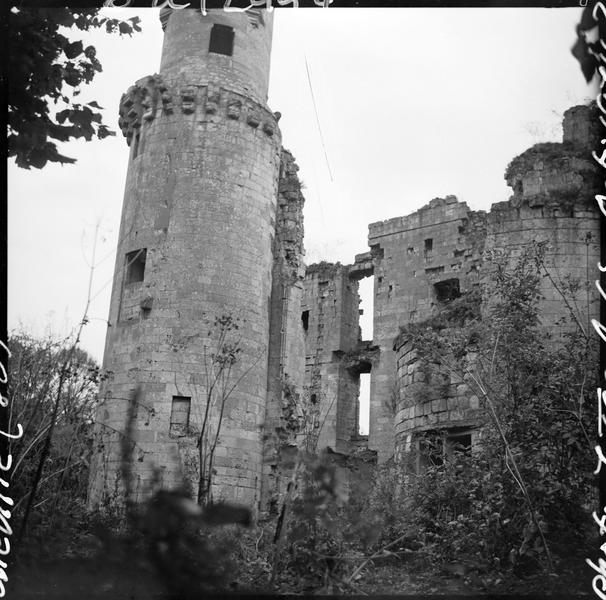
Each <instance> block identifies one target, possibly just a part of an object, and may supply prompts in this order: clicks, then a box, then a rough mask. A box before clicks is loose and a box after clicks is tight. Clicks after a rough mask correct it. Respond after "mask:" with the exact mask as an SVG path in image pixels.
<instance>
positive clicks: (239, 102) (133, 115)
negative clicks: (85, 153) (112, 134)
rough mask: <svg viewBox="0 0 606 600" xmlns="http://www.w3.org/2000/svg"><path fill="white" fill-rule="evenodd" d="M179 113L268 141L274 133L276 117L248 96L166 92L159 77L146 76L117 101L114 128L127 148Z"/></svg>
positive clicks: (183, 88)
mask: <svg viewBox="0 0 606 600" xmlns="http://www.w3.org/2000/svg"><path fill="white" fill-rule="evenodd" d="M175 111H180V112H181V114H184V115H192V114H194V113H196V112H199V113H200V114H201V115H204V116H206V115H217V116H225V117H226V118H227V119H229V120H232V121H243V122H245V123H246V124H247V125H248V126H250V127H251V128H252V129H260V130H261V131H263V132H264V133H265V135H267V136H268V137H273V136H274V135H275V134H276V132H278V121H279V119H280V116H281V115H280V113H272V112H271V111H270V110H269V109H267V108H265V107H264V106H262V105H261V104H258V103H257V102H254V101H253V100H251V99H250V98H249V97H248V96H245V95H244V94H240V93H238V92H234V91H232V90H228V89H226V88H222V87H219V86H214V85H212V84H210V85H204V86H201V85H179V86H175V88H174V89H170V88H169V87H168V86H167V85H166V84H165V83H164V81H163V79H162V77H161V76H160V75H157V74H156V75H149V76H147V77H144V78H143V79H140V80H139V81H137V82H136V83H135V85H133V86H131V87H130V88H128V90H127V91H126V93H124V94H123V95H122V98H121V100H120V109H119V112H120V117H119V120H118V125H119V127H120V130H121V131H122V133H123V135H124V137H125V138H126V141H127V143H128V145H129V146H130V144H131V141H132V139H133V137H134V136H135V135H136V133H138V132H139V131H140V130H141V127H142V126H143V125H144V124H145V123H148V122H150V121H153V120H154V119H156V118H158V117H160V116H162V115H172V114H173V113H174V112H175Z"/></svg>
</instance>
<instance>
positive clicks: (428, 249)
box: [424, 238, 433, 255]
mask: <svg viewBox="0 0 606 600" xmlns="http://www.w3.org/2000/svg"><path fill="white" fill-rule="evenodd" d="M424 249H425V255H428V254H431V252H432V251H433V238H427V239H426V240H425V244H424Z"/></svg>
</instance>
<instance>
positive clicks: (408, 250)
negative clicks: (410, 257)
mask: <svg viewBox="0 0 606 600" xmlns="http://www.w3.org/2000/svg"><path fill="white" fill-rule="evenodd" d="M414 253H415V249H414V248H413V247H412V246H409V247H408V248H406V254H414Z"/></svg>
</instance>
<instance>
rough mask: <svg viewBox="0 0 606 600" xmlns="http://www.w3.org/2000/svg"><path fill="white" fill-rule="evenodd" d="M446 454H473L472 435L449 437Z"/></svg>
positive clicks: (447, 437)
mask: <svg viewBox="0 0 606 600" xmlns="http://www.w3.org/2000/svg"><path fill="white" fill-rule="evenodd" d="M445 453H446V455H447V456H452V455H453V454H454V453H461V454H471V433H460V434H457V435H447V436H446V444H445Z"/></svg>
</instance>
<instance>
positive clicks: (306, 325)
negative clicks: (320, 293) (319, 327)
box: [301, 310, 309, 331]
mask: <svg viewBox="0 0 606 600" xmlns="http://www.w3.org/2000/svg"><path fill="white" fill-rule="evenodd" d="M301 323H303V331H307V330H308V329H309V311H308V310H304V311H303V312H302V313H301Z"/></svg>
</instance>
